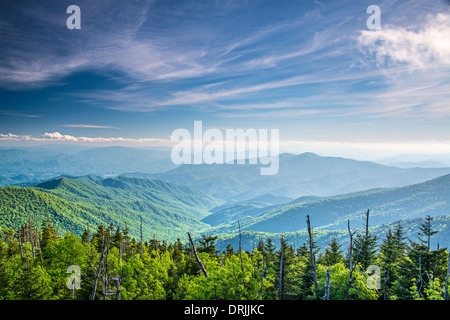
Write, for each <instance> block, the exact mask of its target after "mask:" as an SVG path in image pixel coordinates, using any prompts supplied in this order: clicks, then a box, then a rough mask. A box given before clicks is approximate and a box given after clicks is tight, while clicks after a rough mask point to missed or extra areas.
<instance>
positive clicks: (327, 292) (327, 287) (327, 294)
mask: <svg viewBox="0 0 450 320" xmlns="http://www.w3.org/2000/svg"><path fill="white" fill-rule="evenodd" d="M323 299H324V300H330V267H328V269H327V275H326V280H325V295H324V297H323Z"/></svg>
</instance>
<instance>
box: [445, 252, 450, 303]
mask: <svg viewBox="0 0 450 320" xmlns="http://www.w3.org/2000/svg"><path fill="white" fill-rule="evenodd" d="M449 276H450V251H449V252H448V260H447V279H446V280H445V293H444V300H448V299H449V297H448V280H449Z"/></svg>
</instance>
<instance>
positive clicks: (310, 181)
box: [123, 153, 450, 201]
mask: <svg viewBox="0 0 450 320" xmlns="http://www.w3.org/2000/svg"><path fill="white" fill-rule="evenodd" d="M449 173H450V168H408V169H404V168H397V167H393V166H385V165H381V164H377V163H374V162H368V161H356V160H351V159H345V158H339V157H321V156H318V155H315V154H313V153H303V154H300V155H293V154H282V155H280V169H279V172H278V174H276V175H273V176H262V175H260V170H259V165H249V164H245V165H242V164H241V165H238V164H236V165H230V164H213V165H206V164H202V165H182V166H179V167H177V168H175V169H172V170H170V171H167V172H163V173H156V174H148V173H147V174H146V173H139V172H134V173H126V174H123V176H127V177H139V178H146V179H160V180H163V181H167V182H171V183H176V184H181V185H186V186H189V187H192V188H195V189H198V190H200V191H203V192H205V193H207V194H210V195H212V196H214V197H217V198H221V199H224V200H227V201H242V200H248V199H251V198H255V197H261V196H263V195H265V194H271V195H273V196H282V197H289V198H298V197H301V196H332V195H339V194H344V193H349V192H356V191H361V190H368V189H373V188H389V187H401V186H407V185H410V184H414V183H419V182H423V181H427V180H430V179H433V178H436V177H439V176H442V175H444V174H449Z"/></svg>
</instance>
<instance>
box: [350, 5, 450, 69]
mask: <svg viewBox="0 0 450 320" xmlns="http://www.w3.org/2000/svg"><path fill="white" fill-rule="evenodd" d="M358 43H359V44H360V45H361V46H362V49H363V50H368V52H369V53H373V54H375V56H376V60H377V62H378V63H379V64H380V65H387V66H392V65H394V66H395V65H398V64H406V65H408V66H409V67H410V68H411V69H426V68H430V67H450V14H448V13H439V14H437V15H434V16H430V17H429V18H428V20H427V22H426V23H425V24H424V25H423V26H422V27H420V28H416V29H415V30H414V29H408V28H402V27H398V26H383V27H382V29H380V30H376V31H368V30H363V31H361V34H360V35H359V37H358Z"/></svg>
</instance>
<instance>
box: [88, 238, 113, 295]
mask: <svg viewBox="0 0 450 320" xmlns="http://www.w3.org/2000/svg"><path fill="white" fill-rule="evenodd" d="M106 238H107V237H106V236H105V235H103V241H102V252H101V254H100V259H99V262H98V268H97V272H96V274H95V278H94V289H93V290H92V295H91V300H94V299H95V292H96V291H97V282H98V278H99V276H100V270H101V267H102V264H103V257H104V254H105V250H106V247H107V246H109V242H110V241H111V237H108V239H106ZM107 240H108V242H107Z"/></svg>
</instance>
